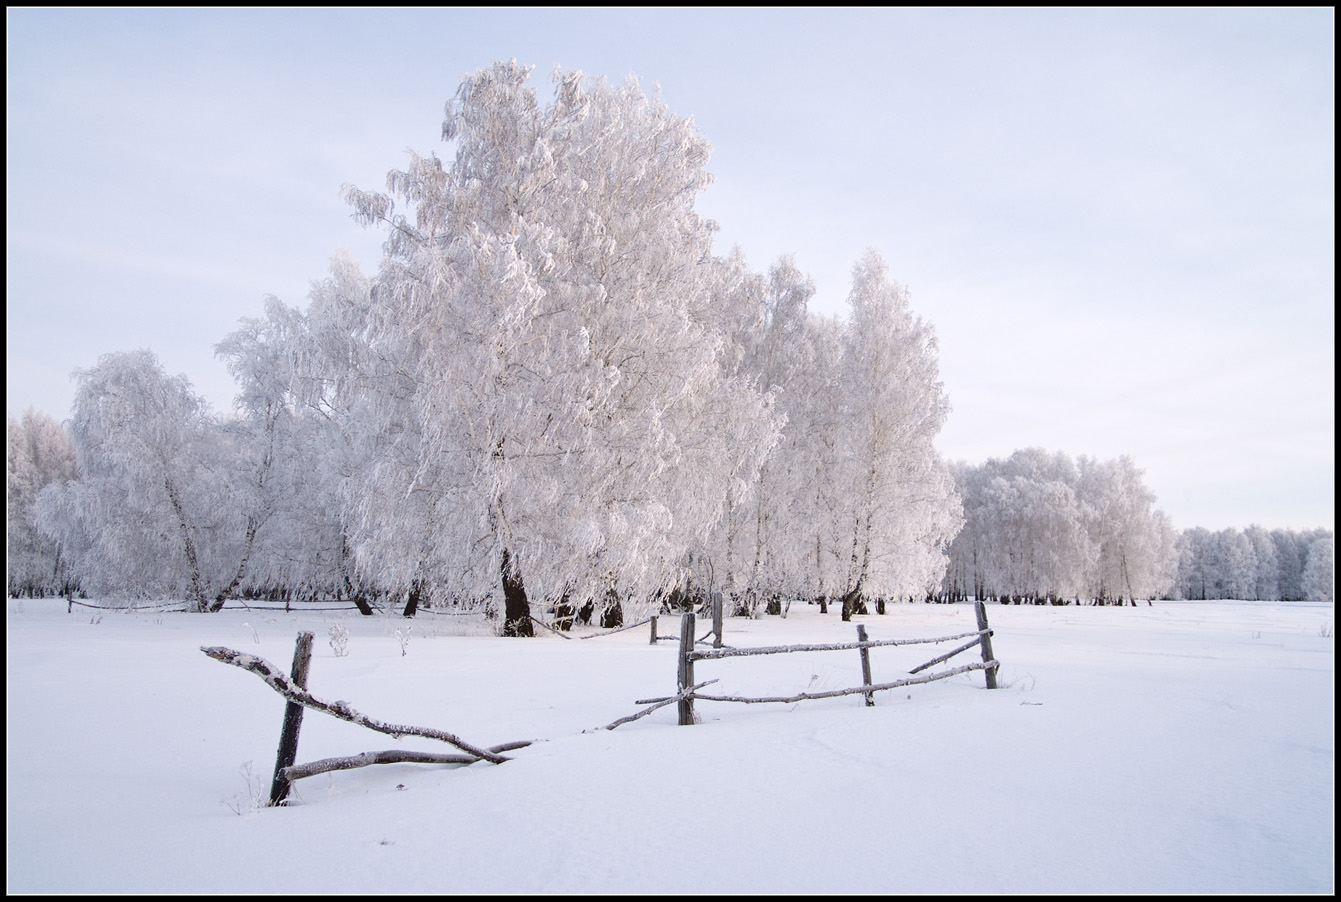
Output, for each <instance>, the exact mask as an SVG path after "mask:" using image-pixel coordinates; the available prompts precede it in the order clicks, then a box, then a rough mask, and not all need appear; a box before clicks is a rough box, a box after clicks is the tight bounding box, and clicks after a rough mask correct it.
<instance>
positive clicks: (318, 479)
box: [215, 264, 366, 610]
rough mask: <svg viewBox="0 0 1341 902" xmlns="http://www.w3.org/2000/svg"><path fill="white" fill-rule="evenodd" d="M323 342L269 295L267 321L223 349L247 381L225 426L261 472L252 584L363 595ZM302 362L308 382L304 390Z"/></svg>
mask: <svg viewBox="0 0 1341 902" xmlns="http://www.w3.org/2000/svg"><path fill="white" fill-rule="evenodd" d="M336 265H337V266H338V265H339V264H336ZM321 291H322V289H321V288H320V287H317V288H314V289H313V294H314V296H316V295H318V294H320V293H321ZM315 340H316V336H314V335H313V334H312V333H311V332H310V331H309V328H308V322H307V320H306V318H305V317H304V316H303V315H302V314H301V313H300V312H299V311H297V310H293V309H291V308H288V307H286V306H285V305H284V304H282V303H280V302H279V301H278V300H277V299H274V298H270V299H268V300H267V302H266V307H265V316H264V317H263V318H256V319H244V320H242V322H241V323H240V325H239V328H238V329H237V330H235V331H234V332H232V333H230V334H229V335H228V336H226V337H225V338H224V339H223V341H221V342H219V344H217V345H216V346H215V352H216V354H217V355H218V356H219V357H221V358H223V359H224V360H225V361H226V363H227V365H228V368H229V370H230V371H231V372H232V373H233V376H234V378H235V379H236V380H237V383H238V394H237V396H236V399H235V401H234V407H235V409H236V412H237V417H236V418H235V419H233V420H231V421H229V422H228V423H227V424H226V427H225V428H227V429H228V430H229V432H231V433H232V435H233V436H234V437H235V439H236V440H237V441H238V442H239V444H241V445H242V446H244V447H246V448H247V449H248V452H249V456H250V457H251V458H252V459H253V460H254V461H255V466H256V468H257V469H256V478H255V480H254V483H253V485H254V499H255V513H254V514H253V520H254V523H255V525H256V534H255V541H254V547H253V550H252V554H251V558H250V561H249V566H248V568H247V572H246V577H245V579H244V580H243V586H244V587H245V588H246V589H247V590H249V591H251V592H256V593H262V594H267V593H279V594H281V595H283V596H284V597H286V598H292V597H296V598H310V597H321V596H326V597H331V596H334V597H341V596H343V595H345V594H352V595H354V596H355V597H356V598H357V597H359V594H360V593H359V592H358V590H357V589H356V587H355V583H356V577H355V575H354V573H353V567H352V565H351V562H350V553H349V547H348V540H347V536H346V529H345V520H346V508H345V499H344V497H343V496H342V494H341V491H340V486H341V483H342V482H343V481H344V480H345V479H347V478H348V477H349V475H350V470H351V467H350V466H349V463H348V460H347V457H348V455H347V454H346V453H345V452H346V450H347V449H346V447H345V445H344V443H343V441H342V434H341V431H340V430H339V429H337V428H335V427H334V426H333V425H332V423H331V409H330V407H329V406H323V405H329V403H330V402H331V401H332V396H331V395H328V394H325V393H323V392H322V388H323V387H324V382H322V381H321V380H320V379H318V378H317V376H316V373H318V372H326V371H327V370H328V367H325V366H323V367H322V368H321V369H319V370H318V369H317V368H316V364H315V362H314V361H312V360H311V357H312V353H313V344H314V341H315ZM300 363H303V364H306V365H307V367H308V369H307V374H308V375H307V381H308V383H309V384H306V385H302V384H300V381H301V380H300V375H299V373H300ZM325 363H329V361H325ZM347 364H348V360H347V359H346V360H345V361H343V362H342V366H347ZM309 400H310V401H312V402H313V404H312V405H311V406H309V405H308V404H307V403H305V402H307V401H309ZM365 610H366V608H365Z"/></svg>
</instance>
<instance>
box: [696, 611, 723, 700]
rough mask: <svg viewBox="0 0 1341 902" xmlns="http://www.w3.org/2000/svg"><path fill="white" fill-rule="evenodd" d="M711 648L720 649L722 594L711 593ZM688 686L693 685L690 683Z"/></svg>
mask: <svg viewBox="0 0 1341 902" xmlns="http://www.w3.org/2000/svg"><path fill="white" fill-rule="evenodd" d="M712 647H713V648H721V647H722V593H721V592H714V593H712ZM689 685H691V686H692V685H694V684H693V683H692V682H691V683H690V684H689Z"/></svg>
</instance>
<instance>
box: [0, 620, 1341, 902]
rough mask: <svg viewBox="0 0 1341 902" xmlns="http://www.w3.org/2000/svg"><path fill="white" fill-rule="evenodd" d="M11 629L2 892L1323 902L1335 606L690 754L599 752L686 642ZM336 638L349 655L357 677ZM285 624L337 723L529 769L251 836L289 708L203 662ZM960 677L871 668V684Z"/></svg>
mask: <svg viewBox="0 0 1341 902" xmlns="http://www.w3.org/2000/svg"><path fill="white" fill-rule="evenodd" d="M7 607H8V616H7V631H6V637H7V641H6V730H7V734H6V735H7V740H6V746H7V754H6V760H7V802H6V805H7V853H8V856H7V890H8V892H10V893H76V892H78V893H136V892H147V893H179V892H180V893H333V892H368V893H371V892H391V893H394V892H405V893H410V892H414V893H471V892H491V893H504V892H508V893H523V892H535V893H540V892H550V893H559V892H574V893H575V892H610V893H613V892H642V893H652V892H664V893H674V892H685V893H747V892H748V893H763V892H773V893H811V892H813V893H819V892H829V893H832V892H889V893H895V892H898V893H917V892H928V893H952V892H965V893H968V892H973V893H992V892H1008V893H1070V892H1076V893H1163V892H1169V893H1228V892H1236V893H1239V892H1241V893H1321V894H1325V893H1331V892H1332V891H1333V890H1334V886H1335V882H1334V878H1335V874H1334V868H1335V847H1334V842H1335V825H1334V820H1335V810H1336V808H1335V710H1334V709H1335V696H1336V693H1335V651H1334V650H1335V643H1334V639H1333V638H1332V629H1333V624H1334V609H1333V606H1332V605H1330V604H1327V605H1320V604H1310V603H1268V602H1163V603H1161V602H1156V603H1155V604H1154V605H1153V606H1144V605H1143V606H1139V607H1135V608H1132V607H1121V608H1118V607H1104V608H1096V607H1014V606H1010V607H1004V606H998V605H989V606H988V608H987V611H988V615H989V617H990V620H991V625H992V627H993V629H994V630H995V638H994V643H995V649H996V654H997V657H998V658H999V659H1000V660H1001V662H1002V670H1001V676H1000V680H1001V688H1000V689H998V690H996V691H988V690H987V689H985V688H984V679H983V675H982V673H981V672H974V673H970V674H965V675H962V676H957V677H952V678H950V679H947V680H944V681H941V682H936V683H931V684H927V685H922V686H913V687H910V688H907V689H901V690H895V691H889V692H883V693H880V694H879V695H878V696H877V703H876V705H875V707H873V708H867V707H865V706H864V705H863V703H862V700H861V698H860V697H859V696H853V697H846V698H837V699H829V700H821V701H806V702H801V703H797V704H786V705H780V704H772V705H741V704H727V703H720V702H719V703H709V702H700V703H699V712H700V716H701V718H702V722H701V723H699V724H697V725H695V726H690V727H680V726H677V725H676V714H675V707H674V706H673V705H672V706H667V707H665V708H662V709H660V710H658V711H656V712H655V713H653V714H651V715H650V716H647V717H644V718H642V719H640V720H637V721H634V722H632V723H628V724H625V725H623V726H620V727H619V728H618V729H615V730H594V731H593V729H592V728H596V727H600V726H603V725H605V724H608V723H610V722H612V721H614V720H616V719H617V718H620V717H622V716H624V715H628V714H632V713H633V712H634V711H636V710H637V706H635V705H634V701H635V700H638V699H646V698H650V697H655V696H664V695H667V694H669V693H671V692H672V691H673V690H674V686H675V666H676V665H675V658H676V648H675V643H674V642H660V643H657V644H656V645H655V646H654V645H650V644H649V643H648V628H647V627H640V628H638V629H633V630H629V631H626V632H623V633H618V634H614V635H606V636H601V637H599V638H592V639H588V640H564V639H561V638H558V637H557V636H553V635H546V636H544V637H541V638H537V639H535V640H529V641H528V640H515V639H501V638H495V637H493V636H492V635H491V634H489V633H488V631H487V630H486V629H484V628H483V627H482V625H481V624H479V623H478V621H472V620H471V619H470V618H448V617H445V616H441V615H437V616H435V615H429V614H424V615H421V616H420V617H419V618H417V619H416V620H414V621H413V626H412V632H411V634H410V635H411V639H410V642H409V644H408V646H407V647H406V648H405V652H406V653H405V654H404V655H402V653H401V651H402V649H401V644H400V642H399V641H398V640H397V639H396V637H395V636H394V635H393V634H392V633H393V630H395V629H403V628H404V627H405V626H406V623H407V621H404V620H402V619H400V618H393V617H382V616H379V617H374V618H361V617H359V616H357V615H356V614H354V613H353V612H350V613H339V612H308V613H305V614H284V613H282V612H275V611H259V610H243V609H236V610H234V609H229V610H225V611H224V612H222V613H220V614H215V615H191V614H178V613H166V614H156V613H146V612H138V613H117V612H97V611H93V610H90V609H88V608H83V607H75V609H74V612H73V613H66V605H65V603H64V602H62V601H31V600H24V601H17V600H14V599H10V600H8V602H7ZM832 610H833V609H831V611H832ZM859 619H860V621H861V622H863V623H865V625H866V628H867V630H868V632H869V635H870V638H872V639H885V638H907V637H914V636H922V637H926V636H942V635H947V634H950V633H959V632H965V631H967V630H970V629H973V625H974V617H973V608H972V606H971V605H903V606H896V607H894V608H892V609H891V610H890V613H889V614H887V615H885V616H878V615H870V616H866V617H862V618H859ZM337 621H339V622H342V623H344V624H346V625H347V626H348V628H349V631H350V636H351V638H350V642H349V649H348V651H349V653H348V654H347V655H345V656H341V657H337V656H336V655H335V653H334V651H333V649H332V648H331V646H330V644H329V641H328V638H329V631H330V628H331V626H332V625H333V624H335V623H336V622H337ZM472 623H473V624H474V625H473V626H472ZM700 624H701V621H700ZM660 626H661V632H662V633H663V634H664V633H666V632H670V631H672V630H673V629H675V626H674V620H673V618H663V619H662V621H661V624H660ZM300 629H310V630H312V631H313V632H314V633H316V637H317V638H316V644H315V654H314V656H313V660H312V667H311V673H310V677H309V683H308V685H309V688H310V689H311V691H312V692H313V693H314V694H316V695H318V696H320V697H323V698H326V699H330V700H335V699H343V700H346V701H348V702H349V703H350V705H352V706H353V707H354V708H356V709H358V710H359V711H362V712H364V713H366V714H369V715H371V716H373V717H376V718H380V719H382V720H386V721H392V722H397V723H406V724H414V725H420V726H429V727H436V728H439V729H443V730H448V731H451V732H454V733H456V734H457V735H459V736H460V737H461V738H463V739H465V740H467V741H469V742H473V743H476V744H479V745H494V744H498V743H503V742H508V741H511V740H519V739H538V740H542V741H540V742H537V743H535V744H534V745H531V746H529V747H527V748H524V749H520V750H518V751H515V752H511V753H509V755H510V757H511V759H512V760H510V761H508V762H506V763H504V764H501V765H491V764H487V763H477V764H473V765H470V766H451V765H412V764H392V765H380V766H374V767H366V768H362V769H359V770H349V771H342V772H338V773H332V774H324V775H321V776H317V777H312V778H309V779H306V780H303V781H300V782H299V783H298V784H297V792H296V795H297V798H296V799H295V804H293V805H292V806H290V807H286V808H274V809H260V810H253V809H251V808H250V807H249V803H248V795H249V784H248V781H247V779H246V778H245V776H244V773H243V770H242V768H241V767H240V766H241V765H243V764H244V763H247V764H249V765H250V768H251V773H252V774H253V779H252V780H251V786H254V787H257V791H258V792H262V793H263V792H264V791H265V789H266V788H267V787H268V785H269V779H270V772H271V769H272V767H273V765H274V754H275V745H276V740H277V738H278V734H279V726H280V721H281V718H282V712H283V701H282V700H281V699H280V697H279V696H278V695H276V694H275V693H274V692H273V691H271V690H270V689H269V688H267V687H266V686H265V685H264V684H263V683H262V682H261V680H260V679H258V678H257V677H256V676H254V675H252V674H249V673H246V672H244V671H242V670H240V669H238V668H235V667H230V666H227V665H225V664H221V663H219V662H217V661H214V660H211V659H210V658H208V657H206V656H205V655H204V654H202V653H201V651H200V648H201V646H216V645H224V646H228V647H231V648H235V649H237V650H239V651H243V652H246V653H249V654H257V655H260V656H262V657H265V658H266V659H268V660H270V661H271V662H274V663H275V664H276V665H278V666H279V667H281V668H282V669H284V670H285V671H287V670H288V668H289V664H290V662H291V660H292V657H293V644H294V639H295V636H296V635H297V633H298V631H299V630H300ZM703 631H704V628H703V627H702V626H701V628H700V633H702V632H703ZM470 633H473V635H471V634H470ZM725 633H726V640H727V643H728V644H731V645H736V646H748V645H776V644H794V643H801V642H809V643H815V642H846V641H853V640H855V638H856V632H855V629H854V626H853V625H852V624H844V623H842V622H841V621H840V620H839V618H838V616H837V614H836V613H832V612H831V613H830V614H828V615H827V616H821V615H820V614H819V613H818V610H817V609H816V608H814V607H809V606H803V607H796V606H794V607H793V608H792V609H791V611H790V614H789V616H788V617H787V618H786V619H782V618H779V617H766V618H764V619H762V620H755V621H751V620H744V619H728V620H727V625H726V629H725ZM956 644H957V643H956ZM947 649H948V646H911V647H897V648H879V649H874V650H873V651H872V653H871V658H872V666H873V671H874V679H875V681H876V682H881V681H889V680H894V679H898V678H899V677H900V673H901V672H902V671H906V670H907V669H909V668H910V667H912V666H914V665H916V664H918V663H921V662H922V661H924V660H926V659H928V658H930V657H932V656H933V655H935V654H937V653H938V652H940V651H943V650H947ZM977 658H978V653H977V650H976V649H975V650H972V651H970V652H967V653H965V654H964V655H963V656H961V658H957V659H955V662H954V663H959V662H960V661H961V660H962V661H964V662H967V661H971V660H975V659H977ZM696 676H697V678H698V679H700V680H704V679H714V678H719V679H720V682H719V683H717V684H715V685H714V686H712V687H711V688H710V689H709V690H704V691H713V692H720V693H721V694H754V695H789V694H794V693H797V692H801V691H805V690H807V689H809V690H810V691H815V690H820V689H829V688H841V687H845V686H853V685H857V684H858V683H859V682H860V669H859V659H858V655H857V653H856V652H855V651H843V652H823V653H810V654H788V655H775V656H769V657H754V658H748V659H731V660H725V661H704V662H700V663H699V664H698V665H697V674H696ZM390 748H422V749H425V750H430V751H442V752H451V751H454V750H453V749H451V748H450V747H448V746H445V745H443V744H441V743H437V742H433V741H430V740H424V739H406V740H403V741H399V742H398V741H397V740H395V739H392V738H391V737H388V736H384V735H381V734H377V733H372V732H370V731H368V730H365V729H362V728H360V727H356V726H353V725H351V724H347V723H343V722H339V721H336V720H334V719H333V718H331V717H329V716H327V715H324V714H319V713H316V712H312V711H309V712H307V714H306V716H305V719H304V723H303V732H302V739H301V743H300V747H299V754H298V760H299V761H300V762H302V761H311V760H314V759H317V758H324V757H330V756H334V755H344V754H352V753H355V752H360V751H371V750H378V749H390ZM238 812H240V813H238Z"/></svg>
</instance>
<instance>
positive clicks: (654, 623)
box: [648, 614, 657, 645]
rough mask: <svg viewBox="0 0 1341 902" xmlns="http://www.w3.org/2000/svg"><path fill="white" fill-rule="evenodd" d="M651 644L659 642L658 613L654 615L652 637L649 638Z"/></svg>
mask: <svg viewBox="0 0 1341 902" xmlns="http://www.w3.org/2000/svg"><path fill="white" fill-rule="evenodd" d="M648 644H649V645H656V644H657V615H656V614H653V615H652V638H651V639H649V640H648Z"/></svg>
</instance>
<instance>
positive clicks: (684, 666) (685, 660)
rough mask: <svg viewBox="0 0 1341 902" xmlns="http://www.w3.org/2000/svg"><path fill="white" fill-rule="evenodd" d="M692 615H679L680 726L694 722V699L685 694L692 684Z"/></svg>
mask: <svg viewBox="0 0 1341 902" xmlns="http://www.w3.org/2000/svg"><path fill="white" fill-rule="evenodd" d="M693 653H694V615H693V614H692V613H689V614H681V615H680V668H679V672H678V673H677V674H676V683H677V684H678V685H677V687H676V689H677V691H678V692H679V693H681V695H680V702H679V705H678V707H679V711H680V726H682V727H687V726H689V725H690V724H692V723H693V722H694V699H693V698H692V697H690V696H689V695H688V694H687V690H688V689H689V687H690V686H693V685H694V659H693V657H692V655H693Z"/></svg>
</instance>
